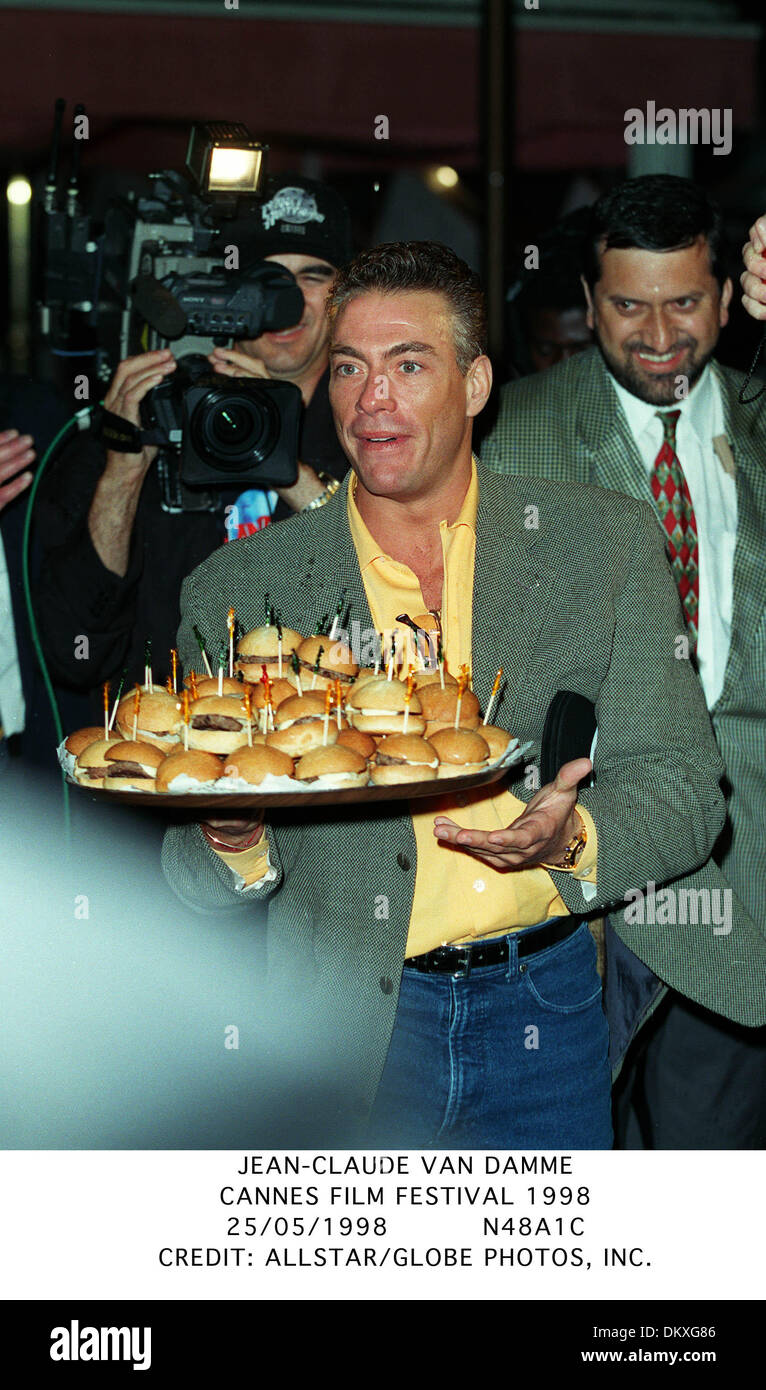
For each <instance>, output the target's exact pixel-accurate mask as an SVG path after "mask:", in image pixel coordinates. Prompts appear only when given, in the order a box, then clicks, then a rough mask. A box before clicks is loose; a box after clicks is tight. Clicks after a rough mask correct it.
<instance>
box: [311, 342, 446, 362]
mask: <svg viewBox="0 0 766 1390" xmlns="http://www.w3.org/2000/svg"><path fill="white" fill-rule="evenodd" d="M330 352H331V353H332V354H334V355H335V356H338V357H341V356H342V357H358V358H359V360H360V362H363V361H364V353H363V352H359V350H358V348H353V347H345V346H344V345H343V344H342V343H336V344H335V346H334V347H331V348H330ZM407 352H416V353H419V354H423V353H425V352H430V353H435V352H436V348H435V347H432V346H431V344H430V343H415V342H412V343H395V344H394V346H393V347H390V348H386V351H385V352H384V353H383V356H384V357H385V358H388V357H401V356H402V355H403V354H404V353H407Z"/></svg>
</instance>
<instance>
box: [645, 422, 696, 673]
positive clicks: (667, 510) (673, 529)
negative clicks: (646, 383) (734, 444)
mask: <svg viewBox="0 0 766 1390" xmlns="http://www.w3.org/2000/svg"><path fill="white" fill-rule="evenodd" d="M655 413H656V415H657V418H658V420H661V421H662V435H663V439H662V448H661V449H660V452H659V453H658V455H657V457H656V459H655V460H654V468H653V470H652V476H651V486H652V493H653V495H654V500H655V502H656V504H657V511H658V512H659V516H660V520H661V522H662V524H663V526H664V527H665V531H666V532H667V537H668V550H669V551H670V561H671V567H672V570H673V574H674V575H675V580H676V583H677V585H678V592H679V594H680V595H681V606H682V608H683V610H684V618H685V620H686V627H687V630H688V633H689V647H690V650H691V651H692V652H696V650H697V610H698V609H699V601H700V576H699V549H698V540H697V522H696V519H695V516H694V506H693V504H692V498H691V493H690V492H689V484H688V483H687V481H686V478H685V477H684V470H683V468H682V467H681V464H680V462H679V459H678V455H677V453H676V425H677V424H678V419H679V416H680V414H681V412H680V410H658V411H656V412H655Z"/></svg>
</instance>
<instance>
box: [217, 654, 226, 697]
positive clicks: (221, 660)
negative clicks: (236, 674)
mask: <svg viewBox="0 0 766 1390" xmlns="http://www.w3.org/2000/svg"><path fill="white" fill-rule="evenodd" d="M225 665H226V643H225V642H222V643H221V650H220V651H219V653H218V694H219V695H223V668H224V666H225Z"/></svg>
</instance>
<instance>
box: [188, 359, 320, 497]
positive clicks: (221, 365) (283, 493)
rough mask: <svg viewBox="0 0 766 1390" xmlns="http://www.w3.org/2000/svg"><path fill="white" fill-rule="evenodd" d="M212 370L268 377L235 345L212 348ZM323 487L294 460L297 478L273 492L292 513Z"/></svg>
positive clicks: (259, 364) (311, 471) (305, 465)
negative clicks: (290, 508) (296, 465)
mask: <svg viewBox="0 0 766 1390" xmlns="http://www.w3.org/2000/svg"><path fill="white" fill-rule="evenodd" d="M208 362H211V363H212V365H213V368H214V370H215V371H216V372H220V373H221V375H222V376H229V377H238V376H240V377H242V376H250V377H261V378H264V377H265V378H266V379H267V380H271V377H270V375H269V372H268V371H267V369H266V367H265V366H264V364H263V362H261V360H260V358H258V357H251V356H250V355H249V353H246V352H238V351H237V349H236V348H213V351H212V352H211V353H210V356H209V357H208ZM324 490H325V485H324V483H323V482H322V481H321V479H319V478H318V477H317V475H316V473H315V472H314V469H313V468H312V467H311V466H310V465H309V464H308V463H301V461H300V459H298V477H297V478H296V480H295V482H294V483H291V485H290V487H278V488H275V489H274V491H275V492H276V493H277V494H278V495H279V496H280V497H281V498H282V501H283V502H286V503H287V505H288V507H292V509H293V511H294V512H300V511H303V508H304V507H307V506H308V504H309V502H313V501H314V498H315V497H320V496H321V494H322V493H323V492H324Z"/></svg>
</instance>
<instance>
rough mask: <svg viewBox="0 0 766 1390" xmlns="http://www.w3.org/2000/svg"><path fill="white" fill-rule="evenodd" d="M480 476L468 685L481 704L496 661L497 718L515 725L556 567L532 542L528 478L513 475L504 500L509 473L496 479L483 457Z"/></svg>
mask: <svg viewBox="0 0 766 1390" xmlns="http://www.w3.org/2000/svg"><path fill="white" fill-rule="evenodd" d="M478 476H479V508H478V514H477V520H476V561H475V566H474V582H473V624H472V637H471V666H472V670H473V689H474V691H475V692H476V695H477V696H478V699H479V703H480V705H481V707H482V709H486V707H487V702H488V700H489V697H490V692H491V690H492V682H493V680H494V678H495V674H496V672H497V669H498V667H499V666H501V665H502V667H503V670H504V676H505V696H504V699H503V704H502V724H503V726H504V727H505V728H509V729H513V727H514V722H513V721H514V714H515V711H516V708H517V706H518V703H519V698H520V695H521V693H522V690H523V689H524V673H525V671H526V670H527V669H528V665H529V654H530V652H531V651H532V649H533V647H534V646H535V643H536V642H537V640H538V637H539V634H540V631H541V629H542V626H543V623H544V621H545V616H546V613H547V611H548V608H549V606H550V604H551V602H552V598H553V580H554V578H555V575H554V571H553V567H552V565H551V563H550V562H549V561H548V560H547V559H546V558H545V556H544V555H542V554H541V553H540V550H539V549H538V540H539V537H540V534H541V530H540V528H537V527H533V526H530V525H529V524H528V523H529V521H530V519H531V518H530V517H529V516H528V514H527V508H526V503H527V502H528V496H529V486H528V483H527V481H526V479H524V478H514V479H513V481H514V484H515V492H516V496H515V498H514V499H513V501H512V503H511V505H510V507H509V504H508V500H507V484H508V482H509V481H510V480H509V479H508V478H503V479H498V478H497V477H496V475H495V474H493V473H492V472H490V471H489V470H488V469H486V468H484V467H483V466H482V465H481V464H479V465H478ZM498 484H502V485H503V486H502V488H501V487H500V486H499V485H498ZM503 492H505V496H503V495H502V493H503Z"/></svg>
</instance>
